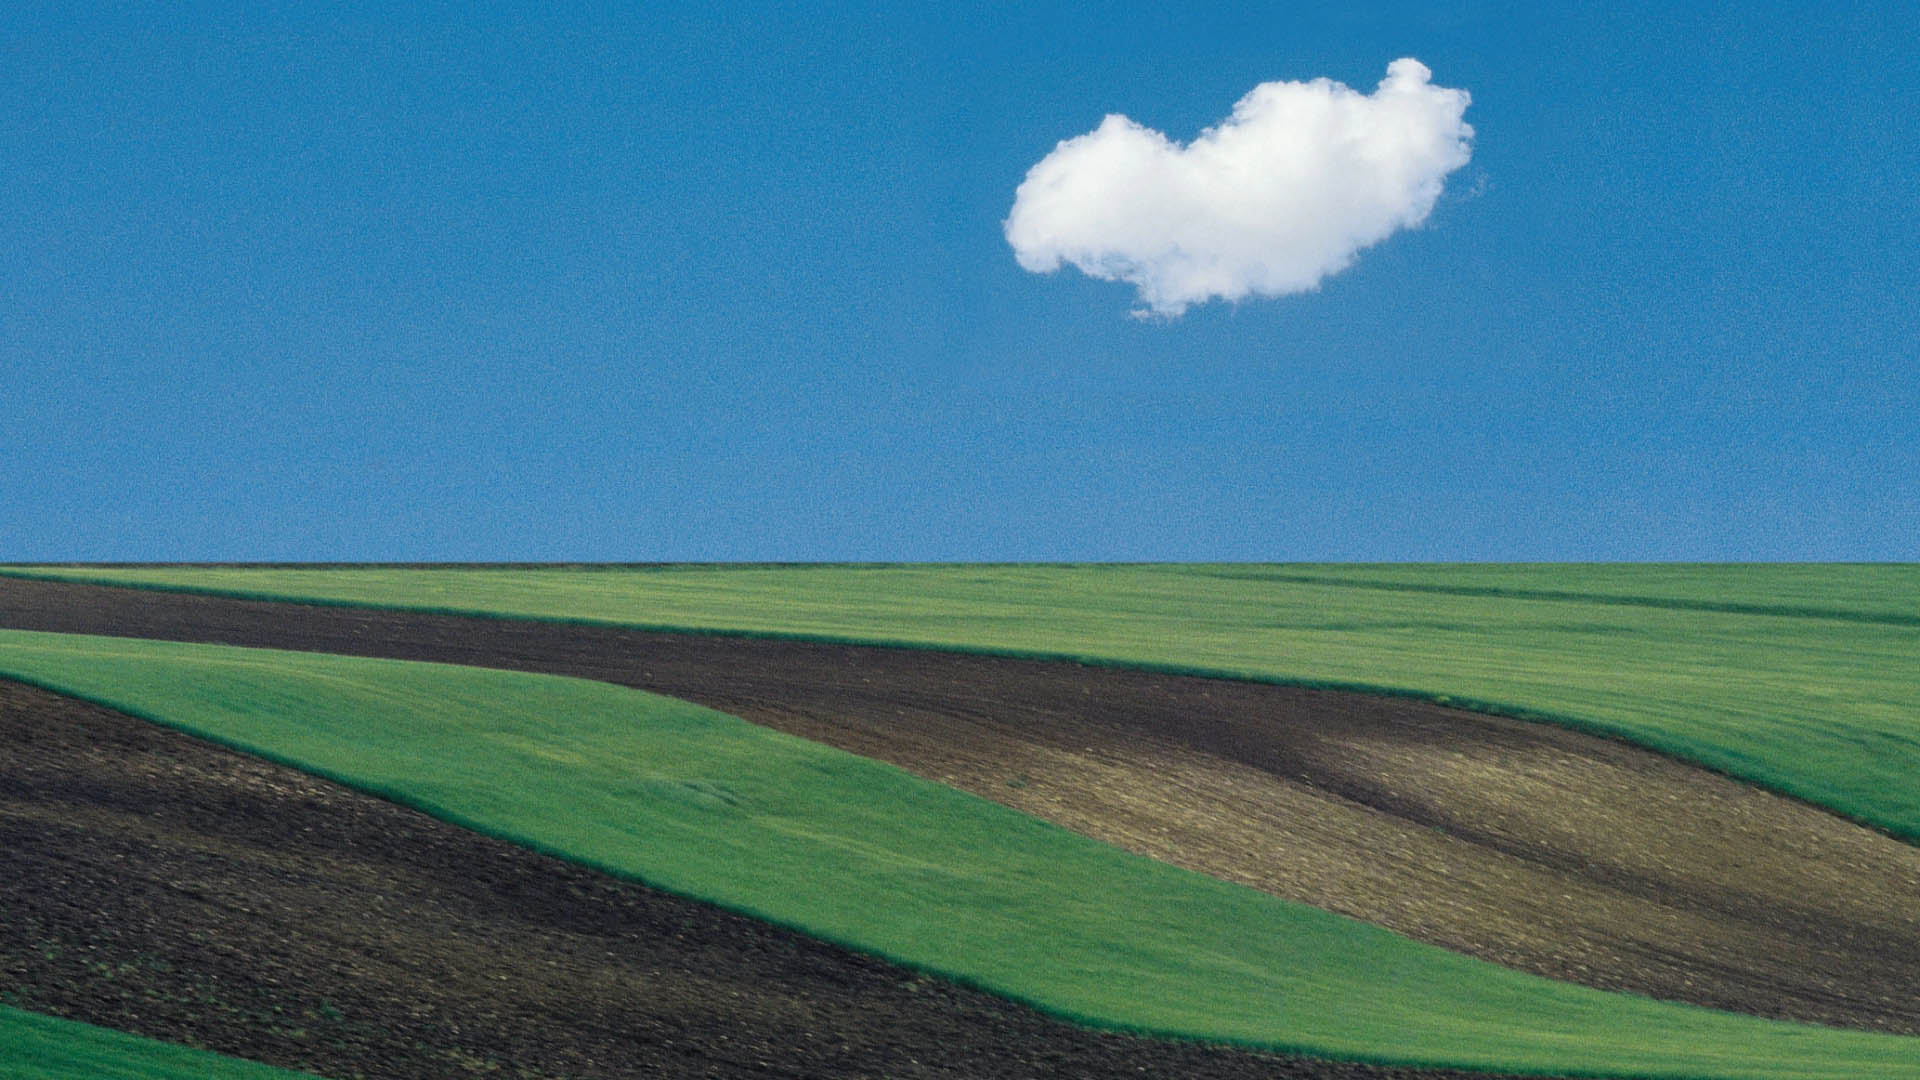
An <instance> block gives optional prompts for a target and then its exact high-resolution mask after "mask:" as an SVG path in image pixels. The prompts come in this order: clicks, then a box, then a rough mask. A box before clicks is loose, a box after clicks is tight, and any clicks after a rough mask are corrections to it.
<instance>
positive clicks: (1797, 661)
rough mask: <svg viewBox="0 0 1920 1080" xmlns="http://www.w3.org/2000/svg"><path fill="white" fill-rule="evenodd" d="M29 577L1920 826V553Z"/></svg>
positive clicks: (1892, 828)
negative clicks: (1133, 670)
mask: <svg viewBox="0 0 1920 1080" xmlns="http://www.w3.org/2000/svg"><path fill="white" fill-rule="evenodd" d="M4 572H17V573H28V574H32V575H34V576H53V577H70V578H80V579H87V580H102V581H115V582H121V583H129V584H144V585H149V586H161V587H174V588H191V589H201V590H208V591H221V592H228V593H234V594H241V595H255V596H267V597H282V598H299V599H306V600H315V601H322V602H332V603H349V604H363V605H371V606H388V607H410V608H419V609H427V610H439V611H462V612H475V613H488V614H504V615H515V616H524V617H533V618H554V619H568V620H582V621H592V622H606V623H618V624H624V625H634V626H651V627H662V628H691V629H705V630H716V631H727V632H747V633H774V634H791V635H798V636H807V637H819V638H828V639H837V640H852V641H873V642H886V643H899V644H919V645H929V646H940V647H955V648H965V649H975V650H981V651H992V652H1010V653H1017V654H1038V655H1062V656H1072V657H1076V658H1083V659H1095V660H1100V661H1106V662H1119V663H1127V664H1139V665H1147V666H1163V667H1169V668H1173V669H1178V670H1196V671H1205V672H1213V673H1221V674H1231V675H1238V676H1244V677H1251V678H1261V679H1276V680H1281V681H1289V682H1305V683H1322V684H1333V685H1350V686H1360V687H1369V688H1377V689H1388V690H1397V691H1405V692H1412V693H1416V694H1419V695H1422V696H1429V697H1441V696H1445V697H1449V698H1452V699H1454V700H1456V701H1459V702H1461V703H1466V704H1474V705H1478V706H1481V707H1486V708H1490V709H1493V710H1495V711H1501V712H1507V713H1511V714H1516V715H1523V716H1532V717H1536V718H1541V719H1549V720H1554V721H1556V722H1561V723H1567V724H1571V725H1574V726H1579V727H1584V728H1587V729H1590V730H1597V731H1602V732H1607V733H1610V734H1616V735H1620V736H1623V737H1625V738H1629V739H1632V740H1634V741H1636V742H1640V743H1642V744H1644V745H1648V746H1652V747H1655V748H1657V749H1661V750H1664V751H1667V752H1669V753H1673V754H1676V755H1678V756H1682V757H1686V758H1688V759H1691V760H1695V761H1699V762H1702V763H1704V764H1707V765H1710V766H1712V767H1714V768H1717V769H1720V770H1722V771H1724V772H1726V773H1728V774H1730V775H1734V776H1738V777H1742V778H1744V779H1747V780H1751V781H1754V782H1757V783H1760V784H1764V785H1766V786H1768V787H1771V788H1774V789H1776V790H1779V791H1784V792H1787V793H1790V794H1793V795H1796V796H1799V797H1801V798H1804V799H1807V800H1809V801H1811V802H1814V803H1817V804H1820V805H1823V806H1827V807H1830V808H1832V809H1834V810H1837V811H1839V812H1841V813H1843V814H1846V815H1848V816H1850V817H1853V818H1855V819H1856V820H1860V821H1864V822H1867V823H1870V824H1873V825H1875V826H1878V827H1880V828H1883V829H1885V830H1887V831H1889V832H1891V833H1893V834H1894V835H1896V836H1900V837H1902V838H1904V839H1907V840H1909V841H1916V842H1920V784H1915V783H1913V781H1912V778H1913V777H1914V776H1916V775H1920V565H1871V566H1821V565H1782V566H1617V565H1616V566H1580V565H1569V566H1539V565H1532V566H1527V565H1515V566H1497V565H1486V566H1407V565H1335V566H1306V565H1291V566H1254V565H1226V566H1198V565H1195V566H818V567H731V566H680V567H660V568H608V569H579V568H571V569H570V568H515V569H486V568H459V569H419V568H347V569H340V568H329V569H298V568H271V569H253V568H193V567H154V568H110V567H81V568H34V569H31V570H15V571H4Z"/></svg>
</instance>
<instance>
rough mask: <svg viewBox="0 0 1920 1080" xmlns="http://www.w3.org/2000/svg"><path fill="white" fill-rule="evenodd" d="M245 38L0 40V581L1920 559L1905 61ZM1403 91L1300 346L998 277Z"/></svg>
mask: <svg viewBox="0 0 1920 1080" xmlns="http://www.w3.org/2000/svg"><path fill="white" fill-rule="evenodd" d="M264 6H265V5H250V4H236V5H191V4H177V5H176V4H168V5H139V6H130V7H134V10H131V11H121V10H119V9H117V8H115V9H105V8H102V9H100V10H98V11H94V12H86V11H82V10H80V9H78V8H76V7H73V6H70V5H37V4H25V3H16V4H8V5H6V6H5V7H4V8H0V252H4V255H5V257H4V259H0V560H10V561H24V560H246V559H261V560H309V559H311V560H362V559H366V560H416V559H419V560H436V559H447V560H494V559H500V560H523V559H524V560H572V559H583V560H680V559H698V560H709V559H711V560H735V559H746V560H763V559H770V560H820V559H831V560H841V559H849V560H852V559H859V560H865V559H876V560H896V559H898V560H908V559H960V560H1028V559H1069V560H1108V559H1114V560H1137V559H1153V560H1158V559H1259V560H1267V559H1272V560H1320V559H1327V560H1346V559H1364V560H1376V559H1377V560H1427V559H1443V560H1456V559H1458V560H1509V559H1542V560H1559V559H1582V560H1584V559H1662V560H1665V559H1689V560H1690V559H1703V560H1721V559H1760V560H1772V559H1792V560H1798V559H1849V560H1851V559H1860V560H1878V559H1915V558H1920V541H1917V540H1916V538H1920V449H1916V447H1917V446H1920V439H1917V438H1916V436H1917V435H1920V318H1917V317H1916V315H1915V311H1914V309H1915V307H1916V304H1915V301H1914V294H1915V293H1916V291H1917V290H1916V286H1920V65H1917V63H1916V58H1915V48H1916V42H1920V5H1913V4H1840V5H1826V4H1820V5H1811V4H1810V5H1751V4H1725V5H1678V6H1675V5H1665V4H1661V5H1652V4H1649V5H1644V6H1637V7H1630V6H1626V5H1622V6H1618V7H1615V6H1612V5H1564V6H1563V5H1550V6H1549V7H1550V8H1551V9H1552V10H1539V9H1538V8H1537V7H1536V6H1535V5H1524V4H1511V5H1501V4H1491V3H1479V4H1475V3H1450V4H1445V5H1381V6H1379V7H1376V8H1372V9H1369V10H1368V11H1365V12H1359V11H1355V10H1354V8H1355V7H1356V5H1351V4H1347V3H1329V4H1319V5H1313V4H1303V5H1244V6H1241V5H1209V4H1204V3H1195V2H1190V0H1189V2H1181V3H1167V4H1158V5H1155V4H1129V5H1085V6H1065V5H1047V4H1024V5H1017V6H1015V7H1014V8H1013V10H1012V11H1011V12H1002V13H997V14H993V15H987V14H983V13H980V12H977V11H969V10H961V9H959V8H957V7H955V6H952V5H929V6H928V7H929V8H931V9H932V13H931V14H929V13H923V12H919V11H915V10H911V8H912V6H911V5H899V4H875V5H870V6H867V5H853V4H848V5H829V6H830V7H832V8H833V11H832V13H822V12H819V11H806V10H796V7H797V6H792V7H790V6H788V5H757V4H743V5H735V6H733V7H731V8H728V9H727V10H725V11H723V12H721V13H719V14H715V13H714V11H713V8H714V7H715V5H707V4H703V5H698V6H697V7H696V6H693V5H688V6H686V7H684V8H676V7H674V6H673V5H664V6H661V7H659V8H658V9H648V10H646V11H643V12H638V13H636V12H635V11H633V10H630V8H631V7H632V6H630V5H619V6H610V7H607V8H588V7H584V6H583V7H581V8H580V9H578V10H577V11H575V12H574V13H570V14H566V15H564V16H561V15H554V14H552V13H551V12H550V11H546V10H542V7H565V6H566V5H545V6H540V7H536V6H532V5H529V6H527V7H524V8H522V7H508V6H488V7H480V6H475V5H450V6H448V7H446V8H445V9H443V10H439V11H427V10H426V9H425V6H424V5H396V6H394V7H391V8H384V9H374V8H362V9H358V10H355V11H353V12H351V13H350V14H341V13H339V12H322V11H318V10H314V11H311V12H306V13H302V12H298V11H294V12H281V13H278V14H265V13H262V12H260V11H259V10H257V9H258V8H260V7H264ZM1599 9H1605V10H1599ZM1403 56H1411V57H1416V58H1418V59H1419V60H1420V61H1421V62H1422V63H1424V64H1425V65H1427V67H1429V68H1430V69H1431V70H1432V73H1433V81H1434V83H1435V84H1437V85H1440V86H1444V87H1454V88H1461V89H1465V90H1467V91H1468V92H1470V93H1471V95H1472V105H1471V107H1470V108H1469V109H1468V110H1467V112H1466V120H1467V122H1468V123H1470V124H1471V125H1472V126H1473V128H1474V129H1475V131H1476V133H1477V134H1476V137H1475V139H1474V142H1473V153H1472V158H1471V161H1470V162H1469V163H1468V164H1467V165H1466V166H1465V167H1463V168H1461V169H1459V170H1458V171H1456V172H1453V173H1452V174H1451V175H1450V176H1449V177H1448V179H1447V184H1446V189H1445V193H1444V194H1443V195H1442V196H1441V197H1440V199H1439V201H1438V203H1437V204H1436V205H1435V206H1434V208H1433V211H1432V214H1431V216H1430V217H1429V218H1428V219H1427V220H1426V222H1425V224H1424V226H1422V227H1420V228H1417V229H1413V230H1408V231H1403V232H1400V233H1398V234H1396V235H1394V236H1392V237H1391V238H1389V239H1388V240H1386V241H1385V242H1384V243H1381V244H1380V245H1378V246H1376V247H1374V248H1371V249H1370V250H1367V251H1365V252H1364V253H1362V254H1361V255H1360V256H1359V258H1358V260H1357V262H1355V263H1354V265H1353V266H1352V267H1351V268H1350V269H1348V270H1346V271H1345V272H1344V273H1341V274H1338V275H1336V276H1333V277H1331V278H1328V279H1327V280H1326V281H1325V282H1324V283H1323V284H1322V285H1321V287H1320V288H1319V289H1318V290H1317V291H1312V292H1306V293H1300V294H1295V295H1289V296H1283V297H1279V298H1276V299H1248V300H1245V301H1242V302H1239V303H1234V304H1229V303H1220V302H1214V303H1207V304H1201V305H1198V306H1194V307H1192V308H1191V309H1190V310H1188V311H1186V313H1185V314H1184V315H1182V316H1181V317H1179V318H1175V319H1146V320H1142V319H1137V318H1131V317H1129V314H1128V313H1129V311H1130V310H1131V309H1132V308H1133V307H1134V306H1135V303H1136V301H1135V298H1134V293H1133V290H1132V289H1131V288H1129V287H1128V286H1127V285H1124V284H1120V283H1114V282H1104V281H1096V280H1092V279H1090V278H1088V277H1086V276H1085V275H1083V274H1081V273H1080V272H1079V271H1078V270H1074V269H1071V268H1068V269H1062V270H1060V271H1057V272H1055V273H1053V274H1050V275H1040V274H1034V273H1029V272H1027V271H1025V270H1023V269H1021V267H1020V265H1019V264H1018V263H1017V262H1016V261H1015V258H1014V254H1013V251H1012V249H1011V248H1010V247H1009V246H1008V241H1007V239H1006V237H1005V236H1004V235H1003V233H1002V223H1003V221H1005V220H1006V218H1007V216H1008V214H1009V210H1010V208H1011V206H1012V204H1013V198H1014V192H1015V189H1016V188H1017V187H1018V186H1019V184H1020V183H1021V181H1022V179H1023V177H1024V176H1025V175H1026V173H1027V170H1028V169H1029V168H1031V167H1032V166H1033V165H1034V164H1035V163H1036V162H1039V161H1040V160H1041V158H1043V157H1044V156H1046V155H1047V154H1048V153H1049V152H1050V151H1052V150H1053V149H1054V147H1055V145H1056V144H1057V143H1058V142H1059V141H1060V140H1063V139H1068V138H1071V137H1073V136H1077V135H1080V134H1083V133H1086V132H1088V131H1091V130H1092V129H1093V128H1095V127H1096V126H1097V125H1098V124H1099V123H1100V122H1101V118H1102V117H1103V116H1105V115H1106V114H1108V113H1124V114H1126V115H1127V116H1129V117H1131V118H1132V119H1133V120H1135V121H1137V122H1138V123H1140V124H1142V125H1145V126H1147V127H1150V128H1153V129H1157V130H1159V131H1162V132H1165V133H1166V134H1167V135H1168V136H1169V137H1171V138H1173V139H1176V140H1188V139H1191V138H1193V137H1194V136H1195V135H1197V134H1198V133H1199V132H1200V131H1201V130H1202V129H1203V128H1205V127H1207V126H1208V125H1212V124H1215V123H1217V122H1219V121H1220V120H1221V119H1222V118H1224V117H1225V116H1226V115H1227V114H1228V112H1229V110H1230V109H1231V108H1232V106H1233V104H1234V102H1235V101H1237V100H1238V99H1239V98H1240V97H1241V96H1242V95H1244V94H1246V93H1247V92H1248V91H1250V90H1251V89H1253V88H1254V87H1255V86H1256V85H1257V84H1259V83H1262V82H1265V81H1270V80H1307V79H1312V78H1318V77H1327V78H1331V79H1334V80H1337V81H1339V82H1342V83H1345V84H1347V85H1350V86H1352V87H1354V88H1356V89H1357V90H1360V91H1363V92H1366V91H1371V90H1372V88H1373V87H1374V84H1375V83H1377V82H1379V81H1380V79H1381V77H1382V75H1383V73H1384V72H1385V70H1386V66H1387V65H1388V63H1389V62H1391V61H1393V60H1395V59H1396V58H1399V57H1403Z"/></svg>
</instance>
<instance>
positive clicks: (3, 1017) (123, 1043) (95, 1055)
mask: <svg viewBox="0 0 1920 1080" xmlns="http://www.w3.org/2000/svg"><path fill="white" fill-rule="evenodd" d="M0 1075H5V1076H6V1077H7V1080H313V1077H312V1076H310V1075H309V1074H307V1073H299V1072H289V1071H287V1070H286V1069H276V1068H274V1067H272V1066H270V1065H259V1064H256V1063H254V1062H251V1061H243V1060H241V1059H240V1058H233V1057H225V1056H223V1055H220V1054H212V1053H208V1052H207V1051H205V1050H194V1049H192V1048H190V1047H185V1046H175V1045H173V1044H171V1043H164V1042H158V1041H156V1040H153V1039H145V1038H141V1037H140V1036H138V1035H128V1034H125V1033H123V1032H119V1031H112V1030H109V1029H107V1028H102V1027H95V1026H93V1025H92V1024H80V1023H75V1022H74V1021H72V1020H62V1019H60V1018H58V1017H54V1016H42V1015H40V1014H39V1013H30V1012H23V1011H21V1010H19V1009H12V1008H8V1007H7V1006H4V1005H0Z"/></svg>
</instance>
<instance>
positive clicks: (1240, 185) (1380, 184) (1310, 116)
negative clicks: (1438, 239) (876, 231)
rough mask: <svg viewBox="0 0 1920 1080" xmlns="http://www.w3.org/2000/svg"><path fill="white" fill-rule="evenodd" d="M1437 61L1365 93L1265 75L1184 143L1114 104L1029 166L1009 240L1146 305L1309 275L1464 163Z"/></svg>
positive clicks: (1420, 201) (1381, 233)
mask: <svg viewBox="0 0 1920 1080" xmlns="http://www.w3.org/2000/svg"><path fill="white" fill-rule="evenodd" d="M1431 76H1432V72H1430V71H1428V70H1427V68H1426V65H1424V64H1422V63H1420V62H1419V61H1418V60H1413V59H1403V60H1395V61H1394V62H1393V63H1391V64H1389V65H1387V77H1386V78H1385V79H1383V80H1381V82H1380V86H1379V88H1378V89H1376V90H1375V91H1374V92H1373V93H1372V94H1362V93H1360V92H1359V91H1357V90H1353V89H1350V88H1348V87H1347V86H1344V85H1342V84H1340V83H1337V82H1333V81H1331V80H1328V79H1315V80H1314V81H1312V82H1304V83H1303V82H1269V83H1261V84H1260V85H1259V86H1256V87H1254V89H1253V91H1252V92H1251V93H1249V94H1248V95H1247V96H1246V97H1243V98H1241V99H1240V101H1239V103H1238V104H1236V105H1235V106H1234V107H1233V115H1232V116H1231V117H1229V118H1228V119H1227V120H1225V121H1224V122H1222V123H1221V124H1219V125H1218V126H1217V127H1212V128H1208V129H1207V130H1206V131H1203V132H1201V133H1200V136H1199V137H1198V138H1196V139H1194V140H1193V142H1191V143H1189V144H1187V145H1186V146H1181V145H1180V144H1178V143H1175V142H1173V141H1171V140H1169V139H1168V138H1167V137H1166V136H1165V135H1162V134H1160V133H1159V132H1157V131H1153V130H1151V129H1149V128H1144V127H1141V126H1140V125H1139V124H1136V123H1134V122H1133V121H1131V120H1129V119H1127V118H1126V117H1124V116H1120V115H1118V114H1114V115H1111V116H1108V117H1107V118H1106V120H1105V121H1104V122H1103V123H1101V125H1100V126H1099V127H1098V128H1097V129H1095V130H1094V131H1092V132H1089V133H1088V134H1085V135H1081V136H1078V137H1077V138H1072V139H1068V140H1066V141H1065V142H1062V143H1060V145H1058V146H1056V147H1054V150H1053V152H1052V153H1051V154H1048V155H1047V156H1046V157H1044V158H1042V159H1041V160H1040V163H1039V164H1037V165H1035V166H1034V167H1033V168H1032V169H1030V170H1029V171H1028V172H1027V178H1026V180H1025V181H1024V182H1023V183H1022V184H1021V185H1020V189H1019V191H1018V192H1016V193H1015V195H1014V199H1013V210H1012V212H1011V213H1010V214H1008V216H1007V221H1006V234H1007V242H1008V243H1010V244H1012V245H1013V250H1014V254H1015V256H1016V257H1018V259H1019V260H1020V265H1021V266H1023V267H1025V268H1026V269H1028V270H1031V271H1034V272H1036V273H1047V272H1050V271H1053V270H1057V269H1059V267H1060V265H1061V264H1062V263H1063V262H1064V263H1071V264H1073V265H1074V266H1076V267H1079V268H1080V270H1081V271H1083V272H1084V273H1087V274H1089V275H1092V276H1093V277H1097V278H1102V279H1105V280H1107V281H1127V282H1131V283H1132V284H1133V285H1135V286H1137V287H1138V288H1139V290H1140V302H1141V304H1143V305H1144V306H1145V311H1144V312H1142V313H1146V312H1151V313H1152V314H1155V315H1163V316H1168V317H1172V316H1176V315H1179V314H1181V313H1182V312H1184V311H1186V309H1187V307H1188V306H1189V305H1191V304H1196V303H1202V302H1205V301H1207V300H1211V299H1215V298H1219V299H1224V300H1239V299H1242V298H1245V297H1247V296H1282V295H1285V294H1287V293H1294V292H1304V291H1306V290H1308V289H1312V288H1314V287H1315V286H1317V285H1318V284H1319V283H1320V281H1321V280H1322V279H1323V278H1325V277H1327V276H1328V275H1329V274H1337V273H1339V272H1340V271H1342V270H1344V269H1346V268H1347V267H1348V266H1349V265H1351V264H1352V263H1353V259H1354V256H1355V255H1357V254H1358V253H1359V252H1360V251H1361V250H1362V249H1364V248H1366V247H1369V246H1371V245H1373V244H1376V243H1379V242H1380V241H1381V240H1384V239H1386V238H1387V237H1388V236H1391V235H1392V234H1393V233H1394V232H1396V231H1398V230H1400V229H1403V228H1409V227H1412V226H1416V225H1419V224H1420V223H1421V222H1423V221H1425V220H1426V219H1427V215H1428V214H1429V213H1431V212H1432V210H1433V204H1434V200H1436V199H1438V198H1439V197H1440V190H1441V187H1442V185H1443V183H1444V182H1445V180H1446V176H1447V174H1448V173H1451V172H1452V171H1454V170H1455V169H1458V168H1460V167H1461V166H1462V165H1465V164H1466V163H1467V157H1468V155H1469V154H1470V153H1471V145H1472V140H1473V128H1471V127H1469V126H1468V125H1467V124H1466V123H1465V122H1464V121H1463V120H1462V119H1461V118H1462V116H1463V115H1464V114H1465V113H1466V109H1467V102H1468V100H1469V99H1468V96H1467V92H1466V91H1465V90H1449V89H1446V88H1444V87H1439V86H1434V85H1433V84H1432V83H1431V82H1430V81H1429V79H1430V78H1431Z"/></svg>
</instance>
